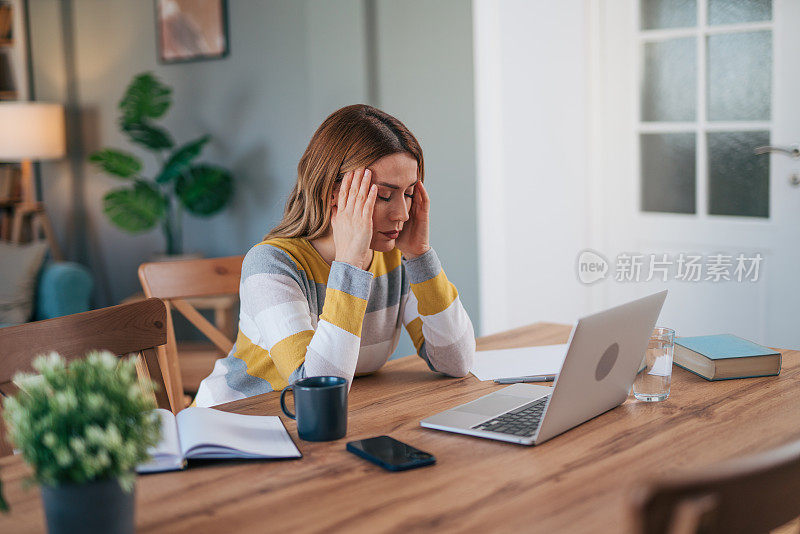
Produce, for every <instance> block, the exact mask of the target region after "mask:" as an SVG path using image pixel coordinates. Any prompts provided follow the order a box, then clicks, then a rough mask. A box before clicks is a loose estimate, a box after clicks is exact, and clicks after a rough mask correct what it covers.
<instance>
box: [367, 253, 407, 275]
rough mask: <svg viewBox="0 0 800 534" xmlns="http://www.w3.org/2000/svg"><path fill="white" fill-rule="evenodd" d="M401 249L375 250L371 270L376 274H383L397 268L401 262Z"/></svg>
mask: <svg viewBox="0 0 800 534" xmlns="http://www.w3.org/2000/svg"><path fill="white" fill-rule="evenodd" d="M400 258H401V254H400V249H398V248H394V249H393V250H392V251H391V252H375V256H374V258H373V260H372V265H370V266H369V272H371V273H372V274H374V275H375V276H383V275H385V274H387V273H390V272H392V271H393V270H394V269H397V268H398V267H399V266H400V263H401V260H400Z"/></svg>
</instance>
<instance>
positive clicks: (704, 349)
mask: <svg viewBox="0 0 800 534" xmlns="http://www.w3.org/2000/svg"><path fill="white" fill-rule="evenodd" d="M673 360H674V362H675V365H677V366H678V367H683V368H684V369H686V370H687V371H691V372H693V373H695V374H697V375H700V376H702V377H703V378H705V379H706V380H729V379H731V378H752V377H756V376H775V375H777V374H778V373H780V372H781V354H780V352H776V351H774V350H772V349H770V348H768V347H764V346H762V345H759V344H757V343H753V342H752V341H748V340H746V339H742V338H740V337H738V336H734V335H733V334H718V335H714V336H697V337H679V338H675V353H674V356H673Z"/></svg>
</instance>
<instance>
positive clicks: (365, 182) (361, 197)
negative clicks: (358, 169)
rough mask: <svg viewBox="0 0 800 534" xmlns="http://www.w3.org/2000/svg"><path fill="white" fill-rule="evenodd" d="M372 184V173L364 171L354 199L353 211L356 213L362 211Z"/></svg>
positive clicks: (367, 170)
mask: <svg viewBox="0 0 800 534" xmlns="http://www.w3.org/2000/svg"><path fill="white" fill-rule="evenodd" d="M371 183H372V171H370V170H369V169H366V170H365V171H364V176H363V177H362V178H361V184H360V186H359V188H358V197H357V198H356V205H355V210H356V213H362V212H363V211H364V204H365V203H366V202H367V195H368V194H369V186H370V184H371Z"/></svg>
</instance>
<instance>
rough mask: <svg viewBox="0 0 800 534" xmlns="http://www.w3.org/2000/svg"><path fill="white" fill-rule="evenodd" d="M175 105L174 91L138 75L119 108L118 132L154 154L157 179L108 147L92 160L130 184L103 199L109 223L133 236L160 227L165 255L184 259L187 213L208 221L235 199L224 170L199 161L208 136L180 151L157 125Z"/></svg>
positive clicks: (136, 160)
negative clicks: (120, 131) (184, 234)
mask: <svg viewBox="0 0 800 534" xmlns="http://www.w3.org/2000/svg"><path fill="white" fill-rule="evenodd" d="M171 104H172V89H171V88H170V87H169V86H167V85H164V84H163V83H161V82H160V81H159V80H158V78H156V77H155V76H154V75H153V74H152V73H150V72H145V73H142V74H139V75H138V76H136V77H135V78H134V79H133V81H131V83H130V85H128V88H127V90H126V91H125V95H124V96H123V97H122V100H121V101H120V103H119V110H120V112H121V116H120V119H119V126H120V129H121V130H122V132H123V133H124V134H125V135H127V137H128V139H130V141H131V142H132V143H135V144H137V145H139V146H141V147H144V148H146V149H147V150H149V151H150V152H152V153H153V156H154V157H155V159H156V160H157V162H158V164H159V165H160V167H161V168H160V171H159V172H158V174H157V175H156V176H155V177H153V178H147V177H145V176H142V174H141V172H142V168H143V166H142V162H141V160H140V159H139V158H138V157H137V156H136V155H134V154H132V153H130V152H127V151H124V150H118V149H114V148H104V149H103V150H99V151H97V152H95V153H93V154H92V155H90V156H89V161H91V162H92V163H95V164H97V165H98V166H99V167H100V168H101V169H102V170H103V171H105V172H106V173H108V174H110V175H111V176H114V177H115V178H119V179H121V180H124V181H126V182H127V184H126V185H124V186H122V187H119V188H116V189H112V190H111V191H109V192H108V193H107V194H106V195H105V197H103V211H104V212H105V214H106V215H107V216H108V218H109V219H110V220H111V222H112V223H113V224H114V225H115V226H117V227H118V228H121V229H122V230H125V231H127V232H130V233H141V232H146V231H148V230H151V229H153V228H155V227H156V226H157V225H160V226H161V229H162V231H163V232H164V237H165V238H166V244H167V247H166V252H167V254H181V253H182V252H183V240H182V236H181V233H182V232H181V230H182V214H183V210H184V209H186V210H187V211H188V212H189V213H191V214H193V215H199V216H204V217H207V216H209V215H213V214H214V213H217V212H218V211H220V210H221V209H223V208H224V207H225V205H226V204H227V203H228V202H229V201H230V199H231V195H232V194H233V178H232V176H231V174H230V173H229V172H228V171H227V170H225V169H222V168H220V167H217V166H214V165H208V164H203V163H197V162H196V160H197V158H198V156H199V155H200V152H202V150H203V147H204V146H205V145H206V143H208V141H209V140H210V139H211V138H210V136H208V135H204V136H202V137H199V138H197V139H194V140H192V141H189V142H188V143H186V144H183V145H181V146H177V147H176V146H175V142H174V141H173V139H172V136H171V135H170V134H169V132H167V130H165V129H164V128H162V127H161V126H159V125H158V124H156V123H155V122H154V121H155V120H156V119H160V118H162V117H164V115H166V113H167V110H169V108H170V105H171Z"/></svg>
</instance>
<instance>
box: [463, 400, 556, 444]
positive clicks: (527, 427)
mask: <svg viewBox="0 0 800 534" xmlns="http://www.w3.org/2000/svg"><path fill="white" fill-rule="evenodd" d="M547 399H548V397H543V398H541V399H537V400H535V401H533V402H529V403H528V404H523V405H522V406H520V407H519V408H515V409H513V410H511V411H510V412H506V413H504V414H501V415H499V416H497V417H495V418H494V419H489V420H488V421H484V422H483V423H480V424H478V425H475V426H473V427H472V429H473V430H489V431H491V432H500V433H502V434H512V435H514V436H525V437H528V436H532V435H533V434H534V432H536V429H537V428H539V422H540V421H541V420H542V413H544V407H545V404H547Z"/></svg>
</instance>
